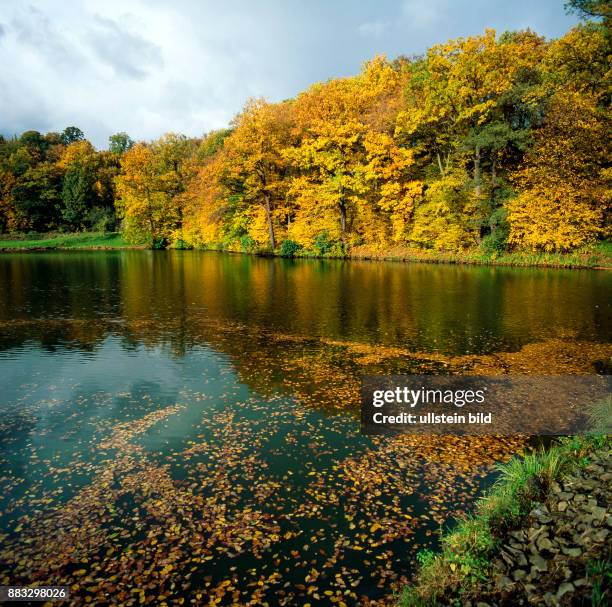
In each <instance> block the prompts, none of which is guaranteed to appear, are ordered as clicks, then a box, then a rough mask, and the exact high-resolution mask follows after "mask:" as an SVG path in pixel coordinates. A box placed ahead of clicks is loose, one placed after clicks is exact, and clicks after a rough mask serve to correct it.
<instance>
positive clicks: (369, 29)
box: [357, 21, 389, 38]
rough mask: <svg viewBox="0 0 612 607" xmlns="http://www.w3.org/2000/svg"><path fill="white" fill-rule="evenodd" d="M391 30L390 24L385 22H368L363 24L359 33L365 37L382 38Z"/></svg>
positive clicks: (359, 28) (358, 29)
mask: <svg viewBox="0 0 612 607" xmlns="http://www.w3.org/2000/svg"><path fill="white" fill-rule="evenodd" d="M388 29H389V23H386V22H384V21H366V22H365V23H362V24H361V25H360V26H359V27H358V28H357V31H358V32H359V33H360V34H362V35H363V36H374V37H375V38H376V37H378V36H382V35H383V34H384V33H385V31H386V30H388Z"/></svg>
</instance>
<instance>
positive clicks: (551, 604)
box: [544, 592, 559, 607]
mask: <svg viewBox="0 0 612 607" xmlns="http://www.w3.org/2000/svg"><path fill="white" fill-rule="evenodd" d="M544 604H545V605H546V606H547V607H557V605H558V604H559V601H557V598H556V597H555V596H554V595H553V594H552V592H547V593H546V594H545V595H544Z"/></svg>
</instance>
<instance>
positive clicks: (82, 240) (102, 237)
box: [0, 232, 135, 251]
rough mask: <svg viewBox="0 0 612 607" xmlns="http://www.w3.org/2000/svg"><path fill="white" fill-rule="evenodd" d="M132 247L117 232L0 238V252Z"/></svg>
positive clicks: (27, 235) (19, 235)
mask: <svg viewBox="0 0 612 607" xmlns="http://www.w3.org/2000/svg"><path fill="white" fill-rule="evenodd" d="M134 247H135V245H130V244H129V243H126V242H125V240H124V239H123V237H122V236H121V234H119V233H118V232H76V233H55V234H54V233H43V234H14V235H12V236H9V237H8V238H0V251H37V250H46V249H126V248H134Z"/></svg>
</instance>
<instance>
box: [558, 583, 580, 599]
mask: <svg viewBox="0 0 612 607" xmlns="http://www.w3.org/2000/svg"><path fill="white" fill-rule="evenodd" d="M575 590H576V589H575V588H574V584H572V583H570V582H563V584H561V586H559V590H557V595H556V597H557V600H559V599H561V597H562V596H563V595H564V594H567V593H568V592H574V591H575Z"/></svg>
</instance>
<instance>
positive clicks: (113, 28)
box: [88, 15, 163, 79]
mask: <svg viewBox="0 0 612 607" xmlns="http://www.w3.org/2000/svg"><path fill="white" fill-rule="evenodd" d="M124 27H125V26H122V25H120V24H119V23H118V22H117V21H113V20H112V19H107V18H105V17H100V16H99V15H95V16H94V18H93V27H92V28H91V29H90V30H89V33H88V43H89V45H90V46H91V48H92V49H93V50H94V52H95V53H96V55H97V57H98V58H99V59H100V60H101V61H102V62H105V63H107V64H108V65H110V66H111V67H112V68H113V69H114V71H115V73H116V74H117V75H118V76H124V77H126V78H136V79H142V78H144V77H145V76H147V74H148V73H149V72H150V71H151V69H160V68H161V67H162V66H163V61H162V52H161V48H160V47H159V46H157V45H156V44H153V43H152V42H150V41H148V40H145V39H144V38H141V37H140V36H138V35H136V34H133V33H131V32H129V31H128V30H127V29H124Z"/></svg>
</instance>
